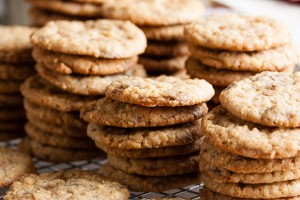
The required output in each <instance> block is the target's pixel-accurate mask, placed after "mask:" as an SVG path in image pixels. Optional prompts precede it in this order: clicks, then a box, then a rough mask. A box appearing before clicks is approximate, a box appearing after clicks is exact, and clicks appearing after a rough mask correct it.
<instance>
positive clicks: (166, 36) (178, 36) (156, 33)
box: [139, 24, 184, 41]
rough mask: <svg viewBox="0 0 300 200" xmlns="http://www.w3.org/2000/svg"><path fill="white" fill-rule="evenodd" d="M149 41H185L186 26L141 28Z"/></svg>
mask: <svg viewBox="0 0 300 200" xmlns="http://www.w3.org/2000/svg"><path fill="white" fill-rule="evenodd" d="M139 28H140V29H142V31H143V32H144V33H145V35H146V37H147V39H148V40H152V41H183V30H184V25H182V24H176V25H168V26H139Z"/></svg>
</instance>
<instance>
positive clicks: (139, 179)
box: [99, 163, 199, 192]
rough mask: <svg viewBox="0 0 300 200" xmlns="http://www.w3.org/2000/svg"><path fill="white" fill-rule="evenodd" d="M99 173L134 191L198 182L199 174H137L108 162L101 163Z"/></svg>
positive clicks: (177, 186) (162, 188) (156, 189)
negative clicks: (126, 171)
mask: <svg viewBox="0 0 300 200" xmlns="http://www.w3.org/2000/svg"><path fill="white" fill-rule="evenodd" d="M99 173H100V174H101V175H103V176H104V177H106V178H108V179H110V180H112V181H117V182H119V183H121V184H123V185H125V186H127V187H128V189H130V190H131V191H136V192H163V191H167V190H171V189H178V188H183V187H185V186H188V185H192V184H196V183H199V174H198V173H197V172H193V173H188V174H183V175H172V176H163V177H157V176H156V177H155V176H139V175H134V174H128V173H125V172H123V171H121V170H118V169H115V168H114V167H112V166H111V165H110V164H109V163H106V164H105V165H103V166H102V167H101V168H100V170H99Z"/></svg>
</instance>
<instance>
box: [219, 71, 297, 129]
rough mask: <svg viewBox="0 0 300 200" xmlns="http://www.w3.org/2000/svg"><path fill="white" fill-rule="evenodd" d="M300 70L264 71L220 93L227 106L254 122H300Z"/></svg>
mask: <svg viewBox="0 0 300 200" xmlns="http://www.w3.org/2000/svg"><path fill="white" fill-rule="evenodd" d="M299 94H300V73H299V72H296V73H295V74H290V73H279V72H263V73H260V74H257V75H256V76H252V77H249V78H247V79H244V80H242V81H239V82H235V83H233V84H232V85H230V86H229V87H228V88H227V89H225V90H223V92H222V93H221V95H220V102H221V104H222V105H223V107H224V108H225V109H226V110H228V111H229V112H231V113H232V114H234V115H235V116H237V117H239V118H241V119H243V120H246V121H251V122H253V123H258V124H263V125H266V126H276V127H299V126H300V113H299V112H298V109H297V108H299V107H300V95H299Z"/></svg>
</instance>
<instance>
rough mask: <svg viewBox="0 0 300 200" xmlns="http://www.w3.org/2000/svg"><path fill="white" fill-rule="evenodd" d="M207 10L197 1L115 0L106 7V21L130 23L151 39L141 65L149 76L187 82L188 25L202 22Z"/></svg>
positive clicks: (104, 13)
mask: <svg viewBox="0 0 300 200" xmlns="http://www.w3.org/2000/svg"><path fill="white" fill-rule="evenodd" d="M203 14H204V6H203V5H202V4H201V2H200V1H197V0H185V1H181V0H148V1H140V0H113V1H111V0H110V1H106V2H104V3H103V15H104V16H105V17H106V18H112V19H122V20H130V21H132V22H133V23H134V24H136V25H137V26H139V27H140V28H141V29H142V30H143V31H144V33H145V34H146V37H147V39H148V45H147V49H146V51H145V53H144V54H143V55H142V56H140V59H139V63H141V64H142V65H144V66H145V68H146V70H147V72H148V74H150V75H153V76H155V75H156V76H157V75H161V74H167V75H173V76H178V77H182V78H186V77H187V75H186V71H185V67H184V66H185V61H186V59H187V57H188V55H189V51H188V47H187V44H186V43H185V42H184V41H183V29H184V25H185V24H189V23H192V22H194V21H197V20H199V19H200V18H201V17H202V16H203Z"/></svg>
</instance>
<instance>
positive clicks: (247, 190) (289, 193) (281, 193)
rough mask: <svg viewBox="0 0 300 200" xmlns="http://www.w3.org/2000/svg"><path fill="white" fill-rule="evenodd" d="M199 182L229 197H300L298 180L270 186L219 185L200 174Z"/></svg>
mask: <svg viewBox="0 0 300 200" xmlns="http://www.w3.org/2000/svg"><path fill="white" fill-rule="evenodd" d="M201 180H202V181H203V183H204V185H205V187H207V188H208V189H210V190H212V191H214V192H217V193H220V194H223V195H226V196H231V197H238V198H249V199H275V198H285V197H295V196H300V190H299V185H300V180H299V179H297V180H293V181H285V182H277V183H272V184H254V185H253V184H239V183H219V182H216V181H214V180H213V179H211V178H209V177H208V176H206V175H205V174H201Z"/></svg>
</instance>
